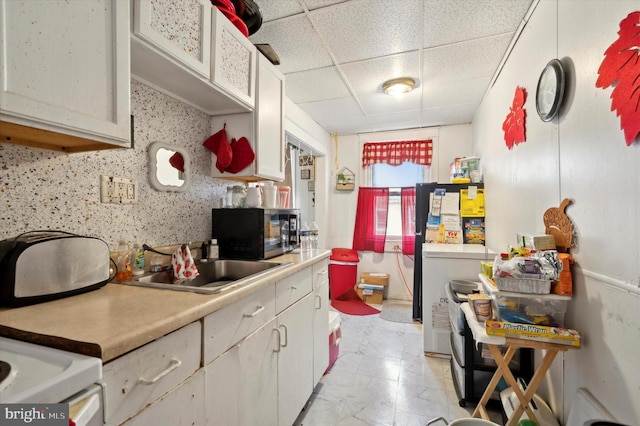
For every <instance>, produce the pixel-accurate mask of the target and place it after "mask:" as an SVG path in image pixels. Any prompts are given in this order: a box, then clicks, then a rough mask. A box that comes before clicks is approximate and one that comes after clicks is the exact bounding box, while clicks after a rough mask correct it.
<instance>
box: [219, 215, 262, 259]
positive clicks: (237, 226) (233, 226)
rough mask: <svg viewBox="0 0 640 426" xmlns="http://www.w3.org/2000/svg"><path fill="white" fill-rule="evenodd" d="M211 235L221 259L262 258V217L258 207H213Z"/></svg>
mask: <svg viewBox="0 0 640 426" xmlns="http://www.w3.org/2000/svg"><path fill="white" fill-rule="evenodd" d="M212 216H213V217H212V219H213V221H212V222H213V223H212V235H213V238H215V239H217V240H218V247H219V253H220V258H221V259H262V258H264V244H263V240H262V235H264V218H263V215H262V212H261V210H260V209H214V210H213V215H212Z"/></svg>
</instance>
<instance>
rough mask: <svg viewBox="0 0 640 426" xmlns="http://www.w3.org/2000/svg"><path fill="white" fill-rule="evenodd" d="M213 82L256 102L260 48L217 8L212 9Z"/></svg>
mask: <svg viewBox="0 0 640 426" xmlns="http://www.w3.org/2000/svg"><path fill="white" fill-rule="evenodd" d="M212 15H213V18H212V22H213V29H212V32H213V35H214V37H213V39H214V45H213V52H212V54H211V80H212V82H213V84H215V85H217V86H218V87H220V88H221V89H222V90H224V91H226V92H228V93H229V94H230V95H231V96H233V97H235V98H236V99H238V100H239V101H241V102H243V103H245V104H246V105H247V106H250V107H253V106H254V105H255V97H256V94H255V87H256V81H255V79H256V56H257V55H256V52H257V49H256V47H255V46H254V45H253V43H251V42H250V41H249V39H247V38H246V37H245V36H244V34H242V33H241V32H240V31H239V30H238V29H237V28H236V27H235V26H234V25H233V24H232V23H231V21H229V20H228V19H227V18H226V17H225V16H224V15H223V14H222V13H221V12H220V11H219V10H218V8H217V7H214V8H213V14H212Z"/></svg>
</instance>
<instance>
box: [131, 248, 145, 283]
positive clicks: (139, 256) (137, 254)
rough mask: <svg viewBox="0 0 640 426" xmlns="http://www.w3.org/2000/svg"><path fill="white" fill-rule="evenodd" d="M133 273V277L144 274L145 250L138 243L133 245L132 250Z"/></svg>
mask: <svg viewBox="0 0 640 426" xmlns="http://www.w3.org/2000/svg"><path fill="white" fill-rule="evenodd" d="M130 264H131V273H132V274H133V275H142V274H144V249H143V248H142V246H141V245H140V244H138V243H135V244H134V245H133V249H132V250H131V260H130Z"/></svg>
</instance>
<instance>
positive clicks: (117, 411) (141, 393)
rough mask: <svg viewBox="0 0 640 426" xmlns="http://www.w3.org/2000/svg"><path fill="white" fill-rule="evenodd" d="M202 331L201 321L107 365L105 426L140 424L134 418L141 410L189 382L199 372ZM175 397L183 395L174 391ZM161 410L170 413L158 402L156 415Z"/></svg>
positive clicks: (166, 404) (104, 380)
mask: <svg viewBox="0 0 640 426" xmlns="http://www.w3.org/2000/svg"><path fill="white" fill-rule="evenodd" d="M201 330H202V327H201V325H200V322H199V321H198V322H194V323H191V324H189V325H187V326H185V327H183V328H181V329H179V330H177V331H174V332H173V333H170V334H167V335H166V336H164V337H161V338H160V339H158V340H155V341H153V342H151V343H148V344H146V345H145V346H142V347H140V348H138V349H136V350H135V351H133V352H129V353H128V354H126V355H123V356H122V357H120V358H118V359H116V360H114V361H111V362H109V363H107V364H105V365H104V366H103V369H102V380H103V383H104V388H105V396H104V398H105V410H104V411H105V422H106V424H107V425H119V424H122V423H123V422H125V421H127V420H129V419H131V420H130V421H131V422H134V421H136V422H137V419H135V418H134V416H136V415H137V414H138V413H139V412H140V411H141V410H142V409H144V408H145V407H147V406H148V405H150V404H152V403H154V402H155V401H156V400H159V399H161V398H162V397H164V396H165V394H167V393H168V392H170V391H172V389H174V388H175V387H176V386H178V385H179V384H181V383H183V382H184V381H185V380H187V379H189V378H190V377H191V376H192V375H193V373H195V372H196V371H197V370H198V369H199V368H200V355H201V352H202V346H201V342H202V334H201ZM196 384H197V383H196V382H194V383H192V384H191V385H190V386H196ZM185 389H186V388H185ZM185 392H187V393H188V392H189V391H188V390H187V391H185ZM172 393H175V395H174V396H173V397H172V399H174V398H178V394H179V393H182V392H178V391H175V390H174V391H173V392H172ZM179 399H180V400H182V398H179ZM161 406H165V407H169V408H168V409H169V410H170V409H171V404H169V403H160V402H158V403H157V404H156V408H155V410H154V411H157V410H162V408H160V407H161ZM165 409H166V408H165ZM174 409H175V410H176V411H184V410H185V409H184V408H183V407H180V406H174ZM141 414H143V413H141ZM176 414H178V413H176ZM147 424H153V423H147ZM157 424H179V423H172V422H169V423H166V422H161V423H157ZM189 424H190V423H189Z"/></svg>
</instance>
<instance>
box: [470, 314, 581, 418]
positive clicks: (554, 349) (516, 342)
mask: <svg viewBox="0 0 640 426" xmlns="http://www.w3.org/2000/svg"><path fill="white" fill-rule="evenodd" d="M461 308H462V311H463V312H464V315H465V317H466V319H467V323H468V324H469V328H470V329H471V331H472V333H473V338H474V339H475V340H476V342H478V343H484V344H486V345H487V347H488V348H489V351H490V352H491V356H492V357H493V359H494V360H495V362H496V364H497V365H498V368H497V369H496V372H495V373H494V375H493V378H492V379H491V381H490V382H489V384H488V385H487V389H486V390H485V391H484V394H483V395H482V398H480V402H478V405H477V406H476V409H475V410H474V411H473V415H472V417H480V418H482V419H485V420H489V414H488V413H487V409H486V404H487V402H488V401H489V398H490V397H491V394H492V393H493V390H494V389H495V387H496V385H497V384H498V382H499V381H500V378H501V377H504V379H505V380H506V382H507V383H508V384H509V386H511V388H512V389H513V392H514V393H515V395H516V396H517V397H518V400H519V401H520V404H518V406H517V407H516V408H515V410H514V411H513V413H512V414H511V417H510V418H509V419H508V420H507V423H506V425H505V426H512V425H516V424H517V423H518V421H519V420H520V416H522V413H523V412H526V413H527V416H528V417H529V420H532V421H534V422H536V423H539V420H538V419H537V418H536V416H535V414H534V413H533V410H532V409H531V407H530V406H529V402H530V401H531V399H532V398H533V395H534V394H535V392H536V390H537V389H538V386H540V383H541V382H542V379H543V378H544V376H545V374H546V373H547V370H549V367H550V366H551V363H552V362H553V360H554V359H555V357H556V355H557V354H558V352H560V351H562V352H565V351H567V350H568V349H578V348H575V347H573V346H568V345H563V344H556V343H548V342H541V341H536V340H526V339H517V338H512V337H502V336H490V335H488V334H487V332H486V331H485V328H484V323H482V324H481V323H479V322H478V320H477V319H476V316H475V314H474V312H473V309H471V307H470V306H469V304H468V303H463V304H462V305H461ZM498 346H506V347H507V351H506V352H505V354H504V355H502V353H501V352H500V348H499V347H498ZM518 348H532V349H542V350H544V351H546V353H545V355H544V357H543V359H542V363H541V364H540V365H539V366H538V368H537V370H536V371H535V373H534V374H533V377H532V378H531V381H530V382H529V385H528V386H527V390H526V391H525V392H524V393H523V392H522V390H520V387H519V386H518V383H517V382H516V379H515V377H513V374H512V373H511V370H510V369H509V361H511V358H513V355H514V354H515V353H516V350H517V349H518Z"/></svg>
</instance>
